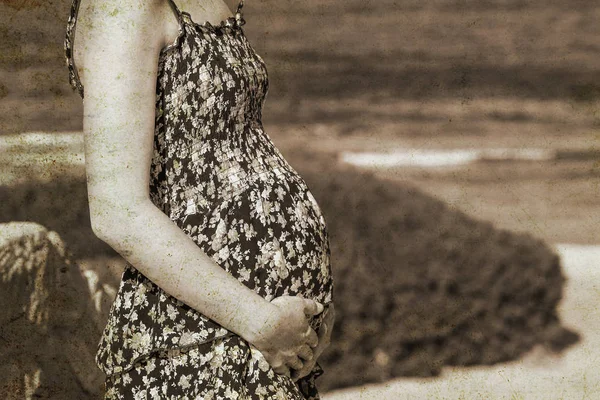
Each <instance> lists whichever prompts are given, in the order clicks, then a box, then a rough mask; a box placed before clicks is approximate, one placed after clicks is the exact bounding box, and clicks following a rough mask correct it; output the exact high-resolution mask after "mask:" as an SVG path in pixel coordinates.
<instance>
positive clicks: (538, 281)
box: [289, 152, 578, 390]
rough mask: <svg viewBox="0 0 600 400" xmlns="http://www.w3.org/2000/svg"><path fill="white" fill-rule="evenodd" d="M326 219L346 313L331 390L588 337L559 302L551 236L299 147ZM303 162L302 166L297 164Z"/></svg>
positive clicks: (333, 354) (336, 334)
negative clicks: (509, 227)
mask: <svg viewBox="0 0 600 400" xmlns="http://www.w3.org/2000/svg"><path fill="white" fill-rule="evenodd" d="M289 160H290V162H291V163H293V164H294V165H298V166H299V167H297V170H298V172H299V173H300V174H301V175H302V176H303V177H304V178H305V181H306V182H307V184H308V185H309V187H310V188H311V191H312V192H313V193H314V195H315V197H316V198H317V200H318V202H319V204H320V206H321V208H322V210H323V213H324V215H325V218H326V220H327V223H328V226H329V230H330V239H331V246H332V249H331V251H332V265H333V269H334V279H335V288H334V296H335V298H334V302H335V304H336V311H337V320H336V325H335V328H334V331H333V335H332V344H331V346H330V348H329V349H328V350H327V351H326V352H325V353H324V354H323V358H322V362H321V364H322V365H323V368H324V369H325V371H326V373H325V374H324V375H323V376H322V377H320V378H319V379H320V387H321V388H322V389H323V390H328V389H334V388H339V387H345V386H354V385H358V384H363V383H367V382H378V381H379V382H381V381H385V380H387V379H389V378H392V377H398V376H433V375H438V374H439V373H440V371H441V368H442V367H443V366H444V365H463V366H466V365H473V364H492V363H497V362H501V361H507V360H513V359H516V358H518V357H519V356H522V355H523V354H524V353H526V352H527V351H528V350H530V349H531V348H532V347H533V346H534V345H536V344H542V345H544V346H546V347H548V348H549V349H550V350H553V351H560V350H562V349H564V348H565V347H567V346H568V345H569V344H571V343H573V342H575V341H577V340H578V335H577V334H576V333H574V332H572V331H570V330H567V329H564V328H563V327H561V325H560V322H559V318H558V316H557V311H556V306H557V304H558V303H559V301H560V299H561V296H562V289H563V285H564V283H565V278H564V276H563V275H562V272H561V266H560V262H559V261H560V260H559V257H558V255H557V254H555V253H554V252H553V251H552V250H551V249H550V248H549V247H548V246H546V245H545V244H544V243H543V242H542V241H540V240H538V239H536V238H534V237H532V236H530V235H528V234H517V233H512V232H508V231H505V230H500V229H496V228H494V227H493V226H492V225H491V224H490V223H488V222H484V221H478V220H476V219H474V218H471V217H469V216H467V215H465V214H464V213H462V212H459V211H454V210H452V209H450V208H449V207H448V206H446V204H445V203H443V202H441V201H438V200H436V199H433V198H432V197H430V196H428V195H425V194H424V193H422V192H421V191H419V190H417V189H414V188H411V187H409V186H405V185H398V184H397V183H394V182H391V181H384V180H381V179H379V178H376V177H375V176H374V175H373V174H372V173H368V172H360V171H357V170H356V169H354V168H341V167H339V166H336V165H335V163H334V162H327V161H325V159H322V158H320V157H316V156H311V155H309V154H305V153H300V152H296V153H294V154H290V156H289ZM294 160H297V161H298V162H294Z"/></svg>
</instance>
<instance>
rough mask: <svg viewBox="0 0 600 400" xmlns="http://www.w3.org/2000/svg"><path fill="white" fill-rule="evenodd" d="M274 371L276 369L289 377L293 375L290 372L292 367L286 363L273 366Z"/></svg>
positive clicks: (280, 373)
mask: <svg viewBox="0 0 600 400" xmlns="http://www.w3.org/2000/svg"><path fill="white" fill-rule="evenodd" d="M273 371H275V372H276V373H278V374H279V375H285V376H287V377H289V378H291V377H292V374H291V373H290V369H289V368H288V367H287V366H286V365H281V366H279V367H277V368H273Z"/></svg>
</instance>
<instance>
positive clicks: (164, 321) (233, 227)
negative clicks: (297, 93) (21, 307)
mask: <svg viewBox="0 0 600 400" xmlns="http://www.w3.org/2000/svg"><path fill="white" fill-rule="evenodd" d="M74 1H77V0H74ZM74 4H75V3H74ZM240 4H242V5H243V3H240ZM171 5H172V7H173V11H175V14H176V18H177V19H176V21H177V22H178V25H177V27H178V34H177V36H176V38H171V42H170V43H167V44H166V45H165V46H164V47H163V49H162V51H161V52H160V55H159V57H158V60H157V63H158V75H157V79H156V107H155V134H154V155H153V158H152V163H151V168H150V171H149V172H150V196H151V199H152V201H153V203H154V204H155V205H156V206H157V207H158V208H159V209H161V210H162V211H163V212H164V213H165V214H166V215H168V216H169V218H170V219H171V220H172V221H173V222H174V223H175V224H177V225H178V226H179V227H180V228H181V229H182V230H183V231H184V232H186V233H187V234H188V235H189V236H190V237H191V238H192V239H193V240H194V241H195V242H196V243H197V244H198V246H199V247H200V248H201V249H202V250H203V251H204V252H205V253H206V254H208V255H209V256H210V257H211V258H212V259H213V260H214V261H215V262H216V263H217V264H219V265H220V266H221V267H223V268H224V269H226V270H227V271H229V272H230V273H231V274H232V275H233V276H235V277H236V278H238V280H240V281H241V282H242V283H244V284H245V285H247V286H248V287H250V288H252V289H254V290H255V291H256V292H257V293H259V294H260V295H261V296H263V297H264V298H266V299H267V300H271V299H272V298H274V297H277V296H282V295H302V296H303V297H307V298H313V299H315V300H317V301H320V302H322V303H324V304H329V303H330V302H331V301H332V290H333V287H332V276H331V266H330V250H329V236H328V231H327V225H326V222H325V219H324V217H323V214H322V212H321V209H320V208H319V206H318V204H317V202H316V200H315V198H314V197H313V195H312V193H311V192H310V190H309V188H308V186H307V184H306V182H305V181H304V180H303V179H302V177H301V176H300V175H299V174H298V173H297V172H296V170H295V169H294V168H292V167H291V165H290V164H289V163H288V162H287V161H286V160H285V158H284V157H283V155H282V154H281V153H280V151H279V150H278V149H277V147H276V146H275V144H274V143H273V141H272V140H271V138H270V137H269V135H268V134H267V133H266V132H265V130H264V128H263V125H262V107H263V104H264V101H265V98H266V95H267V92H268V86H269V81H268V74H267V69H266V65H265V63H264V61H263V60H262V58H261V57H260V56H259V55H258V54H256V52H255V51H254V49H253V48H252V46H251V45H250V43H249V42H248V40H247V38H246V36H245V33H244V31H243V29H242V25H243V23H244V21H243V18H241V12H240V10H241V8H240V7H238V10H237V11H238V12H237V18H238V19H237V20H236V19H235V18H233V19H228V20H226V21H222V22H221V23H220V24H218V25H215V24H213V23H210V22H204V23H198V22H197V21H195V20H194V19H193V18H192V17H191V15H190V14H189V13H187V12H179V9H178V8H177V5H175V3H171ZM82 93H84V92H82ZM312 323H313V327H314V328H317V327H318V325H319V324H320V319H319V318H315V319H314V320H313V321H312ZM231 334H232V333H231V332H229V331H228V330H226V329H225V328H223V327H221V326H220V325H218V324H217V323H215V322H214V321H211V320H210V319H208V318H206V317H205V316H203V315H202V314H201V313H199V312H197V311H196V310H194V309H191V308H190V307H188V306H187V305H185V304H183V303H182V302H180V301H179V300H177V299H175V298H174V297H172V296H169V295H168V294H167V293H166V292H164V291H163V290H162V289H160V288H159V287H158V286H157V285H156V284H154V283H153V282H152V281H150V280H149V279H148V278H146V277H145V276H144V275H143V274H142V273H141V272H139V271H138V270H137V269H136V268H135V267H134V266H133V265H131V264H128V265H127V267H126V269H125V272H124V274H123V277H122V281H121V285H120V287H119V290H118V292H117V297H116V299H115V302H114V303H113V306H112V308H111V311H110V315H109V320H108V322H107V325H106V328H105V330H104V332H103V335H102V339H101V342H100V343H99V347H98V353H97V358H96V362H97V364H98V366H99V367H100V368H101V369H102V370H103V371H104V372H105V373H106V374H107V375H110V374H113V373H118V372H120V371H123V370H126V369H128V368H131V366H132V365H133V364H134V363H135V361H136V360H138V359H140V358H143V357H145V356H147V355H148V354H150V353H152V352H154V351H156V350H158V349H161V348H162V349H164V348H181V347H185V346H189V345H194V344H198V343H202V342H206V341H210V340H212V339H214V338H217V337H222V336H226V335H231Z"/></svg>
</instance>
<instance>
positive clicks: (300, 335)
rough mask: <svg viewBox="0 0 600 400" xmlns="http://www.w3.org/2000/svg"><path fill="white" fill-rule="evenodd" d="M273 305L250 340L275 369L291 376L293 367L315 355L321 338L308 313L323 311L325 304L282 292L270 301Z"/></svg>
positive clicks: (310, 314)
mask: <svg viewBox="0 0 600 400" xmlns="http://www.w3.org/2000/svg"><path fill="white" fill-rule="evenodd" d="M271 304H272V305H274V306H275V307H274V309H273V310H272V312H271V313H270V314H269V317H268V320H267V321H265V323H264V324H263V325H262V327H261V329H260V331H259V332H258V333H257V334H256V335H254V337H252V338H250V340H249V342H250V343H251V344H252V345H253V346H254V347H256V348H257V349H258V350H259V351H260V352H261V353H262V355H263V356H264V357H265V359H266V360H267V362H268V363H269V364H270V365H271V367H272V368H273V370H274V371H275V372H277V373H282V374H285V375H287V376H290V371H289V369H290V368H294V369H301V368H302V367H303V365H304V362H303V361H302V359H304V360H309V359H311V358H312V357H313V350H312V349H313V347H316V346H317V344H318V342H319V339H318V336H317V333H316V332H315V331H314V330H313V329H312V328H311V327H310V325H309V323H308V317H310V316H312V315H317V314H319V313H320V312H322V311H323V305H322V304H321V303H319V302H317V301H314V300H311V299H305V298H302V297H299V296H281V297H276V298H275V299H273V300H272V301H271Z"/></svg>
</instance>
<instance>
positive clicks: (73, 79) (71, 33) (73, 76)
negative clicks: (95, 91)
mask: <svg viewBox="0 0 600 400" xmlns="http://www.w3.org/2000/svg"><path fill="white" fill-rule="evenodd" d="M79 4H80V0H73V3H72V4H71V13H70V14H69V19H68V22H67V33H66V36H65V41H64V49H65V61H66V64H67V68H68V69H69V83H70V85H71V87H72V88H73V90H77V91H78V92H79V95H80V96H81V98H82V99H83V85H82V84H81V81H80V79H79V74H78V73H77V67H76V66H75V60H74V59H73V45H74V43H75V26H76V25H77V13H78V11H79Z"/></svg>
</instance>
